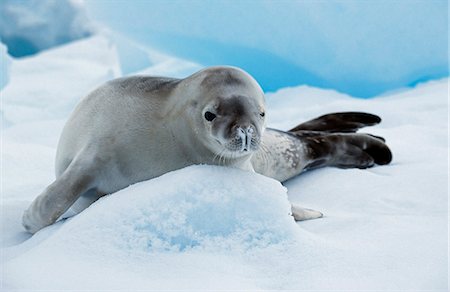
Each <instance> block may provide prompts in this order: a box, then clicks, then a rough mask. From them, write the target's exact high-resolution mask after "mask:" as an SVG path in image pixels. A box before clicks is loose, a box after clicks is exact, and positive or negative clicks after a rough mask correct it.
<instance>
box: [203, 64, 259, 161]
mask: <svg viewBox="0 0 450 292" xmlns="http://www.w3.org/2000/svg"><path fill="white" fill-rule="evenodd" d="M200 74H201V75H200V76H201V78H200V79H201V81H200V84H199V87H200V88H201V90H200V92H201V94H202V97H201V98H200V100H202V102H201V103H200V104H199V106H198V107H197V110H196V115H197V119H202V122H201V123H202V124H203V127H204V128H205V129H206V131H205V133H206V134H207V135H205V138H204V141H205V145H206V146H207V147H208V148H209V149H210V150H211V151H212V152H214V153H215V154H217V155H220V156H221V157H225V158H237V157H241V156H246V155H250V154H252V153H253V152H254V151H256V150H258V148H259V145H260V142H261V137H262V134H263V131H264V129H265V102H264V93H263V91H262V89H261V87H260V86H259V84H258V83H257V82H256V81H255V80H254V79H253V78H252V77H251V76H250V75H249V74H248V73H246V72H244V71H242V70H241V69H238V68H234V67H212V68H208V69H206V70H203V71H201V72H200Z"/></svg>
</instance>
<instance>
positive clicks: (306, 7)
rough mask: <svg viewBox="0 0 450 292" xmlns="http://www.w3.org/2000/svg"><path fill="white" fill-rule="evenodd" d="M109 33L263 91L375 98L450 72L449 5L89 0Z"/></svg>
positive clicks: (90, 9)
mask: <svg viewBox="0 0 450 292" xmlns="http://www.w3.org/2000/svg"><path fill="white" fill-rule="evenodd" d="M86 7H87V10H88V12H89V15H90V16H91V18H92V19H93V20H95V21H98V22H100V23H101V24H104V25H106V26H108V27H110V28H111V29H113V30H114V31H118V32H121V33H122V34H124V35H127V36H128V37H130V38H132V39H134V40H136V41H138V42H140V43H141V44H143V45H145V46H147V47H150V48H154V49H158V50H161V51H164V52H168V53H169V54H172V55H175V56H177V57H179V58H184V59H188V60H192V61H193V62H196V63H200V64H203V65H217V64H229V65H235V66H238V67H242V68H244V69H245V70H247V71H248V72H250V73H251V74H252V75H253V76H255V77H256V79H257V80H258V81H259V82H260V83H261V84H262V87H263V89H264V90H265V91H270V92H272V91H275V90H277V89H280V88H283V87H287V86H296V85H300V84H307V85H310V86H316V87H322V88H331V89H335V90H338V91H340V92H345V93H348V94H350V95H353V96H358V97H373V96H375V95H379V94H381V93H384V92H386V91H389V90H393V89H397V88H399V87H404V86H412V85H415V84H416V83H417V82H419V81H426V80H430V79H436V78H442V77H446V76H448V23H447V22H448V1H445V0H434V1H388V0H382V1H234V2H233V4H232V5H230V2H229V1H226V0H219V1H214V5H211V3H209V2H207V1H206V2H205V1H161V0H154V1H138V2H135V3H133V5H129V3H128V2H126V1H114V2H111V1H104V0H95V1H93V0H87V1H86Z"/></svg>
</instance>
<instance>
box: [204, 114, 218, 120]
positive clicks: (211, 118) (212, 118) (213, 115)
mask: <svg viewBox="0 0 450 292" xmlns="http://www.w3.org/2000/svg"><path fill="white" fill-rule="evenodd" d="M215 118H216V115H215V114H213V113H212V112H206V113H205V119H206V120H207V121H208V122H211V121H212V120H214V119H215Z"/></svg>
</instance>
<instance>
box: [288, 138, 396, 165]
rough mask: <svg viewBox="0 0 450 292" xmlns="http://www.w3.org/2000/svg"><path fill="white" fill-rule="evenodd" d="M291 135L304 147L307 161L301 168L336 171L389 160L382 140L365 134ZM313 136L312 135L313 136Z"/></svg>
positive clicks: (388, 151)
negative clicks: (321, 168) (335, 169)
mask: <svg viewBox="0 0 450 292" xmlns="http://www.w3.org/2000/svg"><path fill="white" fill-rule="evenodd" d="M300 133H302V131H300V132H297V133H295V134H296V135H297V137H299V139H301V140H302V141H303V143H304V145H306V147H307V149H308V150H307V151H308V153H309V154H310V157H309V158H310V162H309V163H308V165H307V166H306V167H305V169H313V168H318V167H323V166H335V167H339V168H368V167H372V166H373V165H374V164H379V165H385V164H389V163H390V162H391V161H392V152H391V150H390V149H389V147H388V146H387V145H386V144H385V143H384V140H383V139H381V138H380V137H377V136H372V135H369V134H357V133H342V134H337V133H336V134H329V133H323V132H322V134H320V132H306V133H307V135H302V134H300ZM313 133H316V135H313Z"/></svg>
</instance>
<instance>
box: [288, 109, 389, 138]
mask: <svg viewBox="0 0 450 292" xmlns="http://www.w3.org/2000/svg"><path fill="white" fill-rule="evenodd" d="M380 122H381V118H380V117H379V116H377V115H373V114H369V113H363V112H342V113H332V114H327V115H323V116H320V117H318V118H315V119H313V120H310V121H307V122H305V123H302V124H300V125H298V126H297V127H295V128H293V129H291V130H289V132H298V131H321V132H328V133H335V132H343V133H352V132H353V133H354V132H356V131H358V130H359V129H361V128H363V127H367V126H373V125H376V124H379V123H380Z"/></svg>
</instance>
